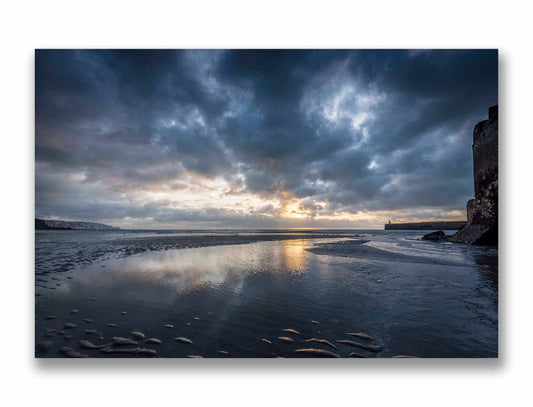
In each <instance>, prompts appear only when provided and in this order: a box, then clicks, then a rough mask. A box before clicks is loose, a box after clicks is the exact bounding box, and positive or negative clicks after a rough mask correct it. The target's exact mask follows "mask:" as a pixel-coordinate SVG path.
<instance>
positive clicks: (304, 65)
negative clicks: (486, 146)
mask: <svg viewBox="0 0 533 407" xmlns="http://www.w3.org/2000/svg"><path fill="white" fill-rule="evenodd" d="M497 58H498V57H497V51H494V50H437V51H431V50H427V51H426V50H414V51H404V50H361V51H346V50H314V51H313V50H309V51H303V50H299V51H290V50H281V51H268V50H258V51H255V50H241V51H211V50H198V51H192V50H187V51H164V50H154V51H146V50H145V51H137V50H114V51H113V50H101V51H97V50H76V51H69V50H58V51H54V50H40V51H37V52H36V61H35V63H36V65H35V71H36V72H35V75H36V85H35V86H36V95H35V103H36V162H37V163H36V164H37V165H36V213H37V215H38V216H57V217H65V218H83V219H88V220H90V219H95V220H96V219H108V220H113V219H122V218H125V217H131V218H153V219H154V222H155V223H162V224H171V223H172V222H180V221H195V220H197V221H199V222H212V221H213V219H214V218H217V217H218V221H219V224H218V226H224V225H227V226H231V225H236V224H238V225H241V224H243V223H247V224H248V226H254V225H261V226H266V225H268V224H274V223H272V222H274V219H276V218H277V216H278V215H279V213H276V211H274V210H272V208H270V207H268V205H266V206H265V208H266V209H265V210H264V211H261V210H257V209H256V210H254V211H249V212H248V213H244V212H239V211H237V210H236V211H234V212H231V211H227V210H226V209H224V210H218V211H217V210H214V209H213V208H207V207H198V208H197V210H190V209H186V210H185V209H181V210H179V209H176V207H172V208H171V207H161V206H160V205H159V206H157V208H156V207H154V206H150V204H149V202H148V199H145V200H142V199H140V198H139V196H135V197H133V196H132V192H139V191H153V190H158V189H165V190H169V191H175V194H176V197H177V198H178V199H179V196H180V195H179V194H180V190H181V189H182V188H183V185H184V184H183V180H184V177H186V176H191V175H192V176H194V177H200V178H201V179H206V180H209V179H215V178H217V177H219V178H223V179H225V180H226V182H227V183H228V184H229V185H231V192H230V194H242V193H252V194H256V195H258V196H260V197H263V198H264V199H265V200H268V199H273V198H276V199H279V200H281V201H288V200H292V199H297V200H299V202H300V206H301V207H302V208H303V209H305V210H306V211H308V213H310V214H311V215H316V214H326V215H334V214H335V213H336V212H351V213H357V212H358V211H394V210H400V211H404V212H405V213H412V214H416V213H420V211H421V210H422V209H424V208H430V209H431V208H433V209H432V210H433V212H432V214H434V215H435V216H438V213H439V211H452V210H458V209H459V210H463V209H464V203H465V202H466V200H467V199H468V198H470V196H471V195H472V193H473V185H472V184H473V181H472V157H471V143H472V128H473V126H474V125H475V123H476V122H477V121H480V120H483V119H484V118H486V115H487V108H488V107H489V106H491V105H493V104H496V103H497V96H498V95H497V65H498V61H497ZM88 201H89V202H88ZM90 201H93V204H90ZM324 202H326V204H325V205H324ZM321 203H322V204H321ZM421 208H422V209H421ZM424 210H425V209H424ZM212 218H213V219H212ZM220 222H222V223H220ZM224 222H226V223H224ZM269 222H270V223H269ZM276 225H278V224H276Z"/></svg>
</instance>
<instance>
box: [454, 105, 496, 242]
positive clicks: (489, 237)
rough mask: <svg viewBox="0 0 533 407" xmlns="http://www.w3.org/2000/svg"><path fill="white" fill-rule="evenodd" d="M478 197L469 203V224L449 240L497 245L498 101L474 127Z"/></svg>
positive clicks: (475, 184) (473, 149)
mask: <svg viewBox="0 0 533 407" xmlns="http://www.w3.org/2000/svg"><path fill="white" fill-rule="evenodd" d="M472 152H473V155H474V191H475V199H471V200H470V201H468V203H467V219H468V222H467V225H466V226H465V227H464V228H463V229H461V230H460V231H459V232H457V233H456V234H455V235H454V236H453V237H452V238H451V239H450V240H451V241H452V242H457V243H469V244H483V245H495V246H497V245H498V105H496V106H492V107H491V108H490V109H489V119H488V120H484V121H482V122H479V123H478V124H476V126H475V127H474V143H473V145H472Z"/></svg>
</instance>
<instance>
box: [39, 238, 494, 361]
mask: <svg viewBox="0 0 533 407" xmlns="http://www.w3.org/2000/svg"><path fill="white" fill-rule="evenodd" d="M352 233H353V232H352ZM355 233H358V234H362V235H363V236H364V238H365V239H367V240H370V242H368V243H366V244H367V245H369V246H371V247H374V248H378V249H381V250H384V251H387V252H389V253H398V254H404V255H405V254H407V255H410V256H412V257H411V259H412V261H408V262H407V261H401V262H398V261H390V260H380V259H375V258H373V259H365V258H351V257H338V256H330V255H318V254H314V253H311V252H309V251H307V250H306V249H308V248H311V247H313V246H314V245H316V244H317V243H321V242H331V240H330V239H320V238H315V239H299V240H285V241H268V242H257V243H251V244H242V245H227V246H212V247H199V248H185V249H179V250H178V249H172V248H170V249H168V248H167V247H165V248H166V250H159V246H157V245H155V246H153V245H152V246H150V247H151V248H150V249H149V250H146V249H142V250H137V249H136V247H140V246H142V245H141V243H142V244H145V243H146V241H150V239H152V238H153V236H155V234H144V233H137V234H135V233H133V232H131V233H126V234H124V233H118V232H111V233H110V232H82V231H74V232H72V231H67V232H57V231H52V232H48V231H46V232H36V235H35V237H36V308H35V309H36V322H35V325H36V342H38V341H40V340H42V339H41V337H42V335H43V333H44V332H45V329H46V328H48V329H55V328H61V327H62V326H63V323H64V322H73V323H75V324H77V328H75V329H71V330H65V332H66V333H67V334H68V335H72V337H71V338H67V339H65V338H64V337H61V336H59V335H58V336H53V337H50V338H46V339H48V340H51V341H53V342H54V345H55V348H54V350H52V351H50V352H48V353H47V354H40V353H37V355H38V356H48V357H58V356H61V353H60V352H59V351H58V350H57V349H58V348H59V347H61V346H71V347H73V348H77V343H78V340H79V339H89V340H92V341H93V342H94V343H95V344H98V343H99V342H98V340H97V338H96V337H94V336H88V335H86V334H85V333H84V332H83V330H84V329H96V330H99V331H102V333H103V336H104V342H102V343H105V340H106V339H107V338H110V337H112V336H128V335H129V332H131V331H142V332H144V333H145V334H146V335H147V337H148V338H150V337H156V338H159V339H161V340H162V344H160V345H150V346H147V347H151V348H153V349H156V350H157V351H158V355H159V356H162V357H183V356H186V355H191V354H194V355H202V356H203V357H277V356H283V357H295V356H297V354H295V353H294V350H295V349H298V348H302V347H304V348H305V347H321V348H324V349H329V348H327V347H324V346H321V345H318V344H309V343H301V341H302V340H304V339H308V338H313V337H315V338H324V339H328V340H330V341H331V342H334V341H335V340H339V339H354V338H350V337H348V336H346V335H345V333H346V332H365V333H367V334H369V335H371V336H373V337H374V338H375V339H376V340H375V342H373V343H374V344H377V345H381V346H383V351H382V352H380V353H377V354H375V353H371V352H366V351H364V350H361V349H358V348H353V347H349V346H345V345H343V344H338V343H337V346H338V348H339V349H338V350H337V351H335V352H337V353H338V354H339V355H341V356H346V355H348V353H350V352H352V351H355V352H358V353H362V354H365V355H367V356H368V357H391V356H394V355H399V354H408V355H414V356H419V357H497V355H498V277H497V276H498V269H497V250H496V249H492V248H483V247H471V246H465V245H454V244H450V243H432V242H426V241H420V240H418V238H419V237H420V236H422V234H423V233H424V232H421V231H406V232H399V231H387V232H386V231H356V232H355ZM131 235H135V236H138V241H136V240H135V239H134V240H133V241H132V240H131V239H130V240H128V244H127V245H123V244H121V242H122V239H126V238H128V239H129V238H131ZM343 239H346V238H339V239H338V240H343ZM92 298H95V299H92ZM74 308H75V309H78V310H79V312H78V313H76V314H70V311H71V310H72V309H74ZM121 312H126V314H125V315H123V314H121ZM47 315H55V316H57V317H58V318H57V319H54V320H45V319H44V317H45V316H47ZM85 318H90V319H92V320H93V322H92V323H86V322H83V319H85ZM312 320H314V321H317V322H319V324H315V323H312V322H311V321H312ZM108 323H115V324H117V325H118V326H117V327H110V326H107V324H108ZM166 324H172V325H173V326H174V327H173V328H167V327H165V326H164V325H166ZM284 328H292V329H295V330H298V331H299V332H300V333H301V335H294V334H286V333H283V332H281V330H282V329H284ZM67 331H68V332H67ZM177 336H184V337H187V338H190V339H191V340H192V341H193V342H194V345H192V346H191V345H184V344H177V343H176V342H175V341H174V340H173V338H174V337H177ZM278 336H291V337H293V338H294V339H295V340H296V342H295V343H289V344H287V343H283V342H281V341H280V340H278V339H277V337H278ZM262 338H265V339H268V340H270V341H271V342H272V344H268V343H266V342H263V341H261V339H262ZM330 350H333V349H330ZM219 351H224V352H227V353H228V354H222V353H220V352H219ZM83 352H84V353H87V354H89V355H90V356H93V357H105V356H106V355H105V354H102V353H99V352H98V351H96V350H84V351H83ZM113 356H114V357H116V356H117V355H113Z"/></svg>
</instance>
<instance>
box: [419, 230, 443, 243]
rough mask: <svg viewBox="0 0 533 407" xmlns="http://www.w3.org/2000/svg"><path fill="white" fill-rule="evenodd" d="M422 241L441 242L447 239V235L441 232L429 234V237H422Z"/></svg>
mask: <svg viewBox="0 0 533 407" xmlns="http://www.w3.org/2000/svg"><path fill="white" fill-rule="evenodd" d="M422 239H424V240H432V241H434V242H438V241H439V240H443V239H446V233H444V232H443V231H442V230H439V231H438V232H433V233H428V234H427V235H424V236H422Z"/></svg>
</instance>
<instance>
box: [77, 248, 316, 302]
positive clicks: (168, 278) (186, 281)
mask: <svg viewBox="0 0 533 407" xmlns="http://www.w3.org/2000/svg"><path fill="white" fill-rule="evenodd" d="M310 246H311V243H309V242H308V241H306V240H296V241H289V240H286V241H280V242H259V243H252V244H245V245H235V246H213V247H203V248H195V249H181V250H167V251H162V252H146V253H143V254H140V255H134V256H129V257H126V258H122V259H113V260H109V261H106V262H105V263H103V264H104V265H105V266H106V267H105V268H102V264H101V263H100V264H98V265H95V266H93V267H92V268H90V269H88V270H87V271H86V272H83V273H80V276H79V278H78V279H77V282H76V284H82V285H84V286H85V287H91V288H92V289H93V290H98V291H101V290H106V289H109V288H111V287H113V289H114V290H119V291H120V295H121V296H124V295H125V296H135V297H137V298H143V297H145V298H148V297H149V296H151V295H153V294H154V293H155V292H157V293H158V294H157V295H156V297H155V298H161V297H166V295H170V294H171V293H172V294H173V295H175V294H176V293H177V294H185V293H187V292H189V291H191V290H194V289H198V288H215V289H216V288H219V287H220V286H222V285H223V286H224V289H227V290H231V291H233V292H234V293H240V292H241V291H242V289H243V287H244V280H245V278H246V277H247V276H248V275H250V274H251V273H257V272H258V271H260V272H282V273H287V272H289V273H297V274H299V273H302V272H303V271H305V270H306V266H307V264H308V256H309V253H308V252H307V251H306V250H305V249H306V248H307V247H310ZM165 292H166V293H167V294H166V295H165V294H163V293H165Z"/></svg>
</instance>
